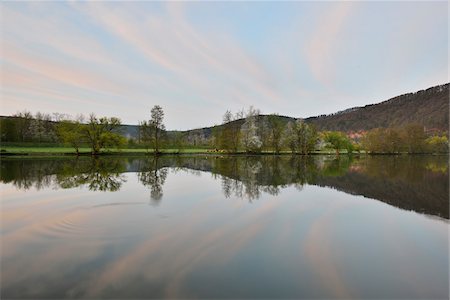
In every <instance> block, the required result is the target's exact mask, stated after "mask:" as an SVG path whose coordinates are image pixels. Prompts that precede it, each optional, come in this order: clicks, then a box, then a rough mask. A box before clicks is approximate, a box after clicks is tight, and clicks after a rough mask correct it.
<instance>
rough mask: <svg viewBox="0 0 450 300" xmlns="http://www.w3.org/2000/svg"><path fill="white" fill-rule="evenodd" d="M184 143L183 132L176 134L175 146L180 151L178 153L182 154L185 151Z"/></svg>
mask: <svg viewBox="0 0 450 300" xmlns="http://www.w3.org/2000/svg"><path fill="white" fill-rule="evenodd" d="M183 141H184V134H183V133H182V132H181V131H177V132H175V133H174V138H173V146H174V147H175V149H176V150H177V151H178V153H180V152H181V150H182V149H183V144H184V143H183Z"/></svg>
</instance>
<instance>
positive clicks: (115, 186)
mask: <svg viewBox="0 0 450 300" xmlns="http://www.w3.org/2000/svg"><path fill="white" fill-rule="evenodd" d="M1 162H2V163H1V175H0V180H1V182H3V183H12V184H13V185H14V186H15V187H17V188H19V189H23V190H27V189H30V188H32V187H33V188H35V189H37V190H39V189H42V188H46V187H54V188H63V189H67V188H74V187H80V186H86V187H88V188H89V190H92V191H118V190H119V189H120V188H121V186H122V184H123V183H124V182H125V178H124V176H123V174H124V173H125V172H135V173H137V177H138V180H139V182H140V183H141V184H142V185H144V186H146V187H148V188H149V190H150V201H151V202H150V203H151V204H153V205H158V203H160V201H161V199H162V198H163V186H164V183H165V181H166V178H167V174H168V171H169V170H172V171H173V172H180V171H184V172H189V173H190V174H194V175H195V174H197V175H198V173H199V172H200V171H203V172H209V173H211V174H212V176H213V177H214V178H216V179H217V180H220V181H221V184H222V191H223V194H224V196H225V197H226V198H229V197H238V198H245V199H247V200H248V201H250V202H251V201H254V200H257V199H258V198H260V197H261V195H262V194H264V193H266V194H270V195H278V194H279V193H280V191H281V190H282V189H283V188H286V187H287V186H292V185H293V186H295V187H296V188H297V189H299V190H301V189H302V188H303V186H304V185H317V186H326V187H332V188H335V189H337V190H340V191H344V192H346V193H349V194H355V195H363V196H366V197H368V198H373V199H377V200H380V201H383V202H386V203H388V204H390V205H394V206H397V207H399V208H403V209H408V210H414V211H417V212H421V213H426V214H431V215H437V216H440V217H444V218H447V219H448V218H449V207H448V188H449V181H448V157H447V156H375V157H348V156H342V157H325V156H312V157H302V156H281V157H276V156H246V157H240V156H226V157H213V156H207V157H203V156H173V157H170V156H163V157H158V158H155V157H149V158H137V157H120V158H98V159H91V158H77V159H13V158H11V159H2V161H1Z"/></svg>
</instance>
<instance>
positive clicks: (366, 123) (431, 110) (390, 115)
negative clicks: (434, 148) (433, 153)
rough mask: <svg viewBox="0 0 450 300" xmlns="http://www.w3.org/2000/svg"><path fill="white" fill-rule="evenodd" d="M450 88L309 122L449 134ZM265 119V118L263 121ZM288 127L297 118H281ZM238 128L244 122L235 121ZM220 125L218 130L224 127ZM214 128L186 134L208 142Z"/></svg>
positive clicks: (346, 127)
mask: <svg viewBox="0 0 450 300" xmlns="http://www.w3.org/2000/svg"><path fill="white" fill-rule="evenodd" d="M449 85H450V84H448V83H447V84H444V85H438V86H434V87H431V88H428V89H426V90H421V91H417V92H415V93H409V94H404V95H401V96H397V97H394V98H391V99H389V100H386V101H384V102H381V103H377V104H369V105H366V106H364V107H353V108H349V109H346V110H344V111H341V112H337V113H334V114H330V115H321V116H317V117H310V118H307V119H305V121H306V122H307V123H310V124H314V125H315V126H316V127H317V129H319V130H340V131H345V132H350V131H360V130H368V129H372V128H377V127H396V126H403V125H406V124H408V123H419V124H422V125H424V126H425V127H426V128H427V129H436V130H439V131H448V126H449V125H448V124H449ZM262 117H264V115H261V116H260V118H259V119H261V118H262ZM280 118H281V119H282V121H283V122H284V123H287V122H289V121H295V118H292V117H286V116H280ZM234 122H236V123H237V125H241V124H243V122H244V120H237V121H234ZM220 126H221V125H219V126H218V127H220ZM212 128H214V127H205V128H199V129H193V130H188V131H184V132H185V133H187V134H188V135H189V136H194V137H198V138H208V137H209V136H210V134H211V131H212Z"/></svg>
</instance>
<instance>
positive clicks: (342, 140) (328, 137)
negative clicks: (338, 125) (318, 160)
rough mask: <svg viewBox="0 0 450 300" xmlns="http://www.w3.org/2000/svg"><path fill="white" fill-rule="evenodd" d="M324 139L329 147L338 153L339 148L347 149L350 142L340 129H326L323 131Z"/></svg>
mask: <svg viewBox="0 0 450 300" xmlns="http://www.w3.org/2000/svg"><path fill="white" fill-rule="evenodd" d="M324 141H325V142H326V143H328V144H329V145H330V147H331V148H333V149H334V150H336V154H337V155H339V150H341V149H348V148H349V144H351V142H350V140H349V139H348V137H347V136H346V135H345V134H344V133H342V132H340V131H327V132H325V133H324Z"/></svg>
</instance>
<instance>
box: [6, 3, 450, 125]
mask: <svg viewBox="0 0 450 300" xmlns="http://www.w3.org/2000/svg"><path fill="white" fill-rule="evenodd" d="M0 17H1V18H0V27H1V29H0V34H1V36H0V43H1V44H0V68H1V69H0V92H1V106H0V115H11V114H13V113H15V112H17V111H22V110H29V111H31V112H33V113H35V112H37V111H41V112H46V113H52V112H59V113H65V114H69V115H72V116H75V115H77V114H80V113H82V114H85V115H87V114H89V113H91V112H93V113H95V114H97V115H98V116H109V117H111V116H116V117H119V118H120V119H121V120H122V123H125V124H137V123H138V121H140V120H146V119H149V118H150V110H151V108H152V107H153V106H154V105H160V106H162V108H163V109H164V112H165V118H164V121H165V124H166V128H168V129H172V130H175V129H192V128H198V127H204V126H211V125H214V124H220V123H221V122H222V116H223V115H224V113H225V111H226V110H231V111H233V112H236V111H238V110H241V109H246V108H247V107H249V106H250V105H253V106H255V107H257V108H259V109H260V111H261V112H262V113H263V114H270V113H278V114H280V115H286V116H291V117H296V118H305V117H309V116H315V115H321V114H329V113H333V112H337V111H340V110H344V109H347V108H350V107H354V106H363V105H366V104H371V103H377V102H381V101H384V100H387V99H389V98H391V97H394V96H397V95H400V94H404V93H408V92H415V91H417V90H421V89H425V88H428V87H431V86H434V85H438V84H443V83H446V82H448V81H449V80H448V54H449V52H448V4H447V2H446V1H443V2H431V1H427V2H411V1H408V2H93V1H92V2H2V3H0Z"/></svg>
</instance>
